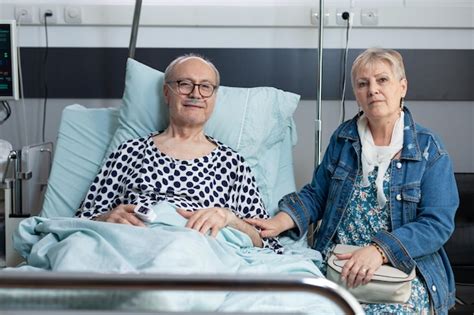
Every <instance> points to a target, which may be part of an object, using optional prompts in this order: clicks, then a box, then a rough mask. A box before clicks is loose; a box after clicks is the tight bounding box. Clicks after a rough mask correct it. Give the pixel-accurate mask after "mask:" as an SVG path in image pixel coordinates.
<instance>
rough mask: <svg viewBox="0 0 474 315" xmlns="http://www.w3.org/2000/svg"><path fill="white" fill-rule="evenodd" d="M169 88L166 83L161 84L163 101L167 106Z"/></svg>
mask: <svg viewBox="0 0 474 315" xmlns="http://www.w3.org/2000/svg"><path fill="white" fill-rule="evenodd" d="M170 92H171V91H170V88H169V86H168V85H167V84H163V96H164V98H165V103H166V105H167V106H168V104H169V103H170V100H169V97H170Z"/></svg>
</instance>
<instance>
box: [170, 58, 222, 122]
mask: <svg viewBox="0 0 474 315" xmlns="http://www.w3.org/2000/svg"><path fill="white" fill-rule="evenodd" d="M183 80H184V81H185V82H188V83H189V84H191V85H192V84H205V86H209V85H211V86H215V85H216V74H215V72H214V70H213V69H212V68H211V67H210V66H209V65H208V64H207V63H205V62H204V61H203V60H201V59H199V58H194V57H190V58H188V59H185V60H183V61H181V62H180V63H178V64H177V65H176V66H175V68H174V69H173V74H172V82H170V83H169V84H165V85H164V95H165V99H166V102H167V104H168V106H169V111H170V124H173V125H175V126H181V127H187V128H196V127H198V128H202V127H203V126H204V124H205V123H206V121H207V120H208V119H209V118H210V117H211V114H212V111H213V110H214V105H215V102H216V92H217V91H214V93H213V94H212V95H211V96H210V97H203V96H202V95H201V93H200V91H199V89H200V87H199V86H194V89H193V90H192V91H191V92H190V93H189V94H186V95H183V94H181V93H179V89H178V82H176V81H183ZM203 89H204V87H203Z"/></svg>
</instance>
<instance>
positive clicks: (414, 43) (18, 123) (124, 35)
mask: <svg viewBox="0 0 474 315" xmlns="http://www.w3.org/2000/svg"><path fill="white" fill-rule="evenodd" d="M129 32H130V30H129V27H124V26H77V27H75V26H68V27H64V26H52V27H51V28H50V32H49V44H50V47H61V48H65V49H67V51H69V52H71V51H75V50H76V51H77V50H78V49H81V48H91V47H99V48H104V47H105V48H111V49H122V50H123V48H125V47H127V45H128V39H129ZM202 38H205V40H202ZM20 44H22V46H23V47H28V48H31V49H40V48H41V47H44V29H43V28H42V27H40V26H25V27H23V28H22V29H21V38H20ZM316 44H317V29H314V28H313V29H312V28H304V27H299V28H292V27H289V28H282V27H275V28H272V27H264V28H262V27H258V28H251V27H247V28H232V27H212V28H206V27H202V28H197V29H194V28H190V27H150V26H148V27H144V28H142V29H141V30H140V35H139V42H138V46H139V47H152V48H160V47H177V48H190V50H191V49H193V50H194V49H195V48H213V49H222V50H225V49H232V48H244V49H270V50H279V49H308V48H309V49H316V47H317V46H316ZM343 45H344V30H343V29H342V28H334V27H332V28H328V29H327V31H326V33H325V48H328V49H341V48H342V47H343ZM370 46H382V47H390V48H395V49H404V50H409V51H414V52H417V51H419V50H427V51H435V52H436V51H445V52H446V53H447V55H448V56H449V55H450V54H451V55H452V56H455V52H456V51H459V50H464V51H471V52H474V30H473V29H472V28H462V29H456V28H449V27H447V28H438V29H436V28H422V27H420V28H406V29H404V28H355V29H353V31H352V35H351V41H350V47H351V48H355V49H364V48H366V47H370ZM326 57H328V56H326ZM471 58H472V57H471ZM69 62H70V65H71V67H73V66H74V64H76V63H77V60H75V59H74V58H70V61H69ZM470 65H472V59H471V63H470ZM438 66H440V65H436V64H434V65H433V67H438ZM303 67H304V65H303ZM85 70H86V69H85ZM314 70H316V69H315V68H314ZM285 71H287V70H285ZM326 71H327V72H329V73H337V74H338V75H339V73H340V67H339V66H334V65H333V66H331V67H329V68H328V69H325V72H326ZM283 77H284V76H283ZM315 77H316V74H315V73H314V77H312V78H309V79H308V80H309V81H310V82H315ZM412 78H413V77H409V78H408V79H409V81H410V80H411V79H412ZM224 79H225V78H224ZM416 79H417V80H423V76H422V75H417V76H416ZM61 80H64V81H65V82H71V84H78V83H80V84H83V85H84V86H85V87H87V82H77V81H75V80H74V79H72V78H68V77H64V78H61ZM283 80H284V79H283ZM426 80H427V85H428V86H430V87H431V88H432V87H436V86H437V85H436V84H433V82H432V81H438V83H437V84H438V86H439V87H442V86H448V88H447V89H448V90H452V89H454V88H455V87H456V86H461V87H462V89H461V90H462V91H464V95H468V96H469V95H472V93H470V92H468V91H470V90H472V86H473V85H474V82H472V81H471V82H463V81H460V82H456V81H455V82H448V81H445V78H443V77H442V76H440V77H439V78H437V79H436V78H435V79H434V78H426ZM53 81H54V80H53ZM428 81H429V82H428ZM451 81H452V80H451ZM428 83H429V84H428ZM262 84H263V83H262ZM301 84H307V83H305V82H301ZM311 84H312V83H311ZM324 84H325V85H326V86H331V85H335V84H339V82H336V81H334V80H333V79H332V77H325V81H324ZM416 84H417V85H418V86H420V85H424V83H420V82H414V84H410V87H412V86H414V85H416ZM232 85H234V86H236V85H237V84H232ZM242 85H246V83H245V82H243V83H242ZM314 86H316V85H314ZM50 88H52V87H51V86H50ZM119 88H121V87H120V86H119ZM349 88H350V87H349ZM434 92H437V91H434V90H433V93H434ZM448 94H449V93H448ZM315 97H316V91H315V89H314V97H313V96H309V97H305V99H304V100H302V101H301V102H300V104H299V107H298V109H297V111H296V113H295V121H296V125H297V130H298V139H299V140H298V144H297V145H296V147H295V149H294V162H295V173H296V182H297V185H298V187H301V186H302V185H303V184H305V183H307V182H308V181H309V180H310V179H311V175H312V170H313V165H314V161H313V157H314V117H315V104H316V102H315V100H314V99H315ZM73 103H80V104H82V105H85V106H88V107H109V106H119V105H120V103H121V102H120V99H119V96H118V97H112V98H109V97H107V98H90V97H89V96H87V97H83V96H81V95H80V94H79V95H70V96H67V97H60V98H58V97H57V96H52V97H51V98H50V99H49V100H48V106H47V113H46V129H45V139H46V140H47V141H55V139H56V136H57V130H58V126H59V121H60V116H61V111H62V109H63V108H64V107H65V106H66V105H69V104H73ZM407 104H408V105H409V107H410V109H411V110H412V112H413V113H414V115H415V119H416V120H417V121H418V122H419V123H421V124H423V125H425V126H427V127H429V128H431V129H433V130H435V131H436V132H437V133H438V134H439V135H440V136H441V138H442V139H443V141H444V143H445V145H446V147H447V149H448V151H449V153H450V154H451V156H452V158H453V162H454V167H455V171H457V172H474V137H473V135H474V130H473V129H474V127H473V125H474V124H473V121H474V98H470V97H468V98H467V99H456V96H453V95H452V94H451V95H448V97H446V99H443V98H442V97H437V98H435V99H431V98H430V97H426V98H425V99H423V98H420V97H416V99H415V100H410V99H408V100H407ZM11 105H12V109H13V115H12V117H11V119H10V120H9V121H7V122H6V123H5V124H4V125H1V126H0V138H1V139H6V140H7V141H10V142H11V143H12V144H13V146H14V147H15V148H19V147H21V146H22V145H24V144H25V143H29V144H32V143H37V142H39V141H41V117H42V105H43V99H42V98H39V97H30V98H27V99H26V100H25V107H24V108H23V106H22V103H21V102H11ZM346 108H347V115H346V119H347V118H350V117H352V116H353V115H354V114H355V113H356V110H357V106H356V104H355V102H354V101H353V100H349V101H347V102H346ZM23 109H25V115H23ZM339 111H340V108H339V101H338V100H337V99H336V98H334V97H333V96H331V97H326V98H325V99H323V106H322V121H323V123H322V128H323V129H322V130H323V131H322V138H323V141H322V148H323V150H324V148H325V147H326V145H327V143H328V139H329V137H330V135H331V133H332V131H334V129H335V128H336V127H337V125H338V118H339ZM18 127H20V128H18Z"/></svg>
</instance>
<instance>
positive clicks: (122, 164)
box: [76, 133, 282, 252]
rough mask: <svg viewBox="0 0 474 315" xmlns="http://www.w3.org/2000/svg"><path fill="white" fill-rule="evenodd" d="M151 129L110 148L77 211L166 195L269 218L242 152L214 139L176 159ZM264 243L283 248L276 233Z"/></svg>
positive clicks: (179, 202)
mask: <svg viewBox="0 0 474 315" xmlns="http://www.w3.org/2000/svg"><path fill="white" fill-rule="evenodd" d="M154 135H156V133H154V134H151V135H150V136H148V137H146V138H139V139H132V140H129V141H126V142H124V143H122V144H121V145H120V146H119V147H118V149H117V150H116V151H114V152H112V153H111V154H110V156H109V158H108V159H107V161H106V162H105V164H104V165H103V166H102V169H101V170H100V172H99V174H98V175H97V176H96V178H95V179H94V181H93V183H92V184H91V186H90V188H89V191H88V192H87V194H86V197H85V199H84V200H83V202H82V204H81V207H80V208H79V210H78V211H77V212H76V216H77V217H81V218H89V219H92V218H95V217H96V216H98V215H100V214H102V213H104V212H107V211H109V210H112V209H114V208H115V207H117V206H118V205H120V204H138V203H140V204H143V205H145V206H148V207H150V206H153V205H154V204H156V203H157V202H159V201H164V200H165V201H168V202H170V203H172V204H174V205H176V206H177V207H179V208H183V209H186V210H189V211H196V210H199V209H203V208H210V207H221V208H229V209H232V211H233V212H234V213H235V214H236V215H237V216H238V217H239V218H268V217H269V216H268V213H267V211H266V210H265V207H264V206H263V203H262V200H261V198H260V194H259V191H258V188H257V186H256V184H255V179H254V177H253V176H252V173H251V170H250V168H249V167H248V165H247V164H246V163H245V161H244V159H243V157H242V156H240V155H239V154H238V153H237V152H235V151H234V150H232V149H231V148H230V147H228V146H226V145H224V144H222V143H220V142H218V141H217V140H215V139H213V138H211V137H209V136H207V138H208V139H209V140H210V141H212V142H214V143H215V144H216V145H217V148H216V149H214V150H213V151H212V152H211V153H210V154H208V155H206V156H203V157H200V158H196V159H193V160H178V159H174V158H172V157H170V156H168V155H166V154H164V153H162V152H160V151H159V150H158V148H157V147H156V146H155V144H154V142H153V138H152V137H153V136H154ZM264 246H265V247H269V248H271V249H273V250H274V251H276V252H282V247H281V245H280V244H279V242H278V240H277V239H265V240H264Z"/></svg>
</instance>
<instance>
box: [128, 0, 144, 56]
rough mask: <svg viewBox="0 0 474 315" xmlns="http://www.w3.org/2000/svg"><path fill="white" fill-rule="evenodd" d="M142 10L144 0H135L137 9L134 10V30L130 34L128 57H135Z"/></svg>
mask: <svg viewBox="0 0 474 315" xmlns="http://www.w3.org/2000/svg"><path fill="white" fill-rule="evenodd" d="M141 10H142V0H135V11H134V12H133V23H132V32H131V34H130V45H129V46H128V57H129V58H132V59H133V58H134V57H135V48H136V47H137V37H138V27H139V26H140V12H141Z"/></svg>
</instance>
